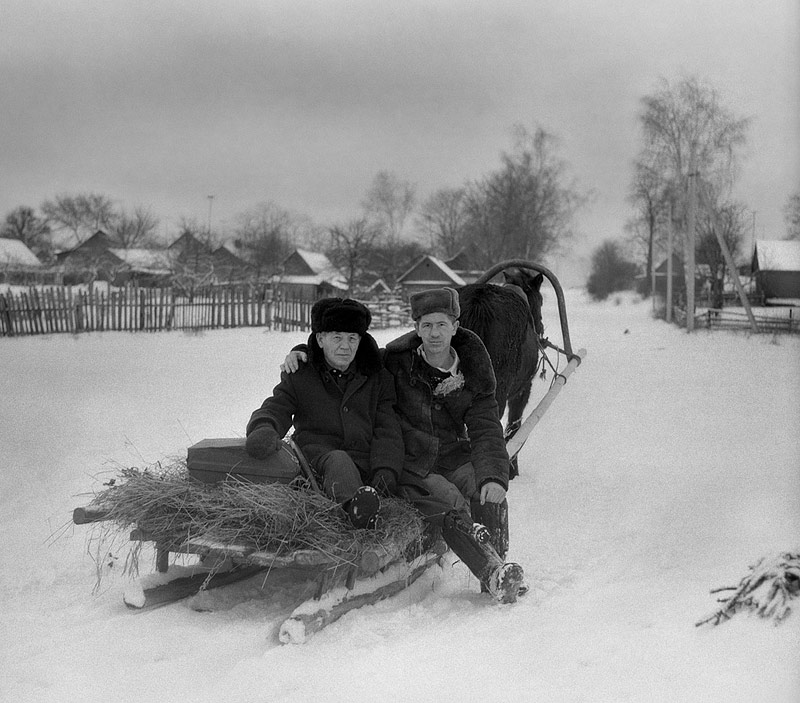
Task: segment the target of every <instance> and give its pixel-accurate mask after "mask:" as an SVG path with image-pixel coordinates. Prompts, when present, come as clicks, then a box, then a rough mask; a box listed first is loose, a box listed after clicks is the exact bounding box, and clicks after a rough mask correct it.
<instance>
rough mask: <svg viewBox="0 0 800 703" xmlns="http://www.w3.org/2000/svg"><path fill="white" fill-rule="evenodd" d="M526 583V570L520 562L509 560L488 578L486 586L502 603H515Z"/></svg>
mask: <svg viewBox="0 0 800 703" xmlns="http://www.w3.org/2000/svg"><path fill="white" fill-rule="evenodd" d="M524 583H525V572H524V571H523V570H522V567H521V566H520V565H519V564H515V563H514V562H508V563H506V564H503V565H502V566H498V567H497V568H496V569H495V570H494V571H493V572H492V573H491V575H490V576H489V578H488V579H487V583H486V586H487V587H488V589H489V593H491V594H492V597H493V598H494V599H495V600H496V601H498V602H500V603H515V602H516V600H517V596H519V592H520V588H521V587H522V585H523V584H524Z"/></svg>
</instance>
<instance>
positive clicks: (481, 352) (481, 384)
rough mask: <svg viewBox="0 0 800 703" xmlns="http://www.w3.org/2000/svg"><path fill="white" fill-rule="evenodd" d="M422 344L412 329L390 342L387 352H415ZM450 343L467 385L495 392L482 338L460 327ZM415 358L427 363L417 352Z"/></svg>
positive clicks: (479, 389) (481, 390) (478, 389)
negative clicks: (456, 355)
mask: <svg viewBox="0 0 800 703" xmlns="http://www.w3.org/2000/svg"><path fill="white" fill-rule="evenodd" d="M420 344H422V340H421V339H420V338H419V335H418V334H417V333H416V332H415V331H414V330H412V331H411V332H407V333H406V334H404V335H403V336H402V337H398V338H397V339H394V340H392V341H391V342H389V344H387V345H386V352H387V353H388V354H394V353H398V352H399V353H402V352H408V351H411V352H415V351H416V349H417V347H419V346H420ZM450 344H452V345H453V348H454V349H455V350H456V353H457V354H458V358H459V361H460V362H461V366H460V368H461V372H462V373H463V374H464V382H465V386H466V387H467V388H468V389H470V390H471V391H473V392H478V393H491V394H493V393H494V391H495V377H494V369H493V368H492V362H491V360H490V359H489V353H488V352H487V351H486V347H485V346H484V345H483V342H482V341H481V338H480V337H478V335H477V334H475V333H474V332H473V331H472V330H468V329H466V328H465V327H459V328H458V329H457V330H456V333H455V334H454V335H453V339H452V341H451V342H450ZM415 358H416V359H418V361H419V363H425V362H424V361H423V360H422V358H421V357H418V355H417V354H416V353H415V354H413V355H412V360H413V359H415Z"/></svg>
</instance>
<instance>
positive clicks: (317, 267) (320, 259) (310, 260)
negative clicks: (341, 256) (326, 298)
mask: <svg viewBox="0 0 800 703" xmlns="http://www.w3.org/2000/svg"><path fill="white" fill-rule="evenodd" d="M295 251H296V252H297V255H298V256H300V257H302V259H303V261H305V262H306V263H307V264H308V267H309V268H310V269H311V270H312V271H313V272H314V273H326V272H329V271H331V270H332V269H333V266H332V264H331V261H330V259H329V258H328V257H327V256H325V254H322V253H320V252H318V251H309V250H308V249H295Z"/></svg>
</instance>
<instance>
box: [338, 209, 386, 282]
mask: <svg viewBox="0 0 800 703" xmlns="http://www.w3.org/2000/svg"><path fill="white" fill-rule="evenodd" d="M380 233H381V230H380V228H379V227H377V226H376V225H375V224H370V223H369V222H368V221H367V219H366V218H361V219H359V220H352V221H351V222H349V223H348V224H347V225H344V226H341V225H336V226H334V227H331V228H330V236H331V245H330V248H329V249H328V251H327V255H328V258H329V259H330V261H331V263H332V264H333V265H334V266H336V268H338V269H339V270H340V271H342V272H343V273H344V274H345V277H346V278H347V288H348V290H349V291H350V293H351V294H352V292H353V290H354V289H355V287H356V286H357V285H358V284H359V283H363V282H364V281H363V278H364V274H365V273H366V272H367V267H368V266H369V262H370V257H371V254H372V249H373V245H374V244H375V241H376V240H377V239H378V237H379V236H380Z"/></svg>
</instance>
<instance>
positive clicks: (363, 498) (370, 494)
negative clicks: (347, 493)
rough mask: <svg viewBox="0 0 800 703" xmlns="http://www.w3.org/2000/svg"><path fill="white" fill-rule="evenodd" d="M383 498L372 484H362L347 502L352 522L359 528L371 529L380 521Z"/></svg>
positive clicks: (346, 506)
mask: <svg viewBox="0 0 800 703" xmlns="http://www.w3.org/2000/svg"><path fill="white" fill-rule="evenodd" d="M380 507H381V498H380V496H379V495H378V491H376V490H375V489H374V488H372V486H361V487H360V488H359V489H358V490H357V491H356V492H355V493H354V494H353V497H352V498H351V499H350V500H349V501H347V503H345V512H346V513H347V516H348V517H349V518H350V523H351V524H352V525H353V527H356V528H358V529H371V528H373V527H375V524H376V523H377V521H378V510H380Z"/></svg>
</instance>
